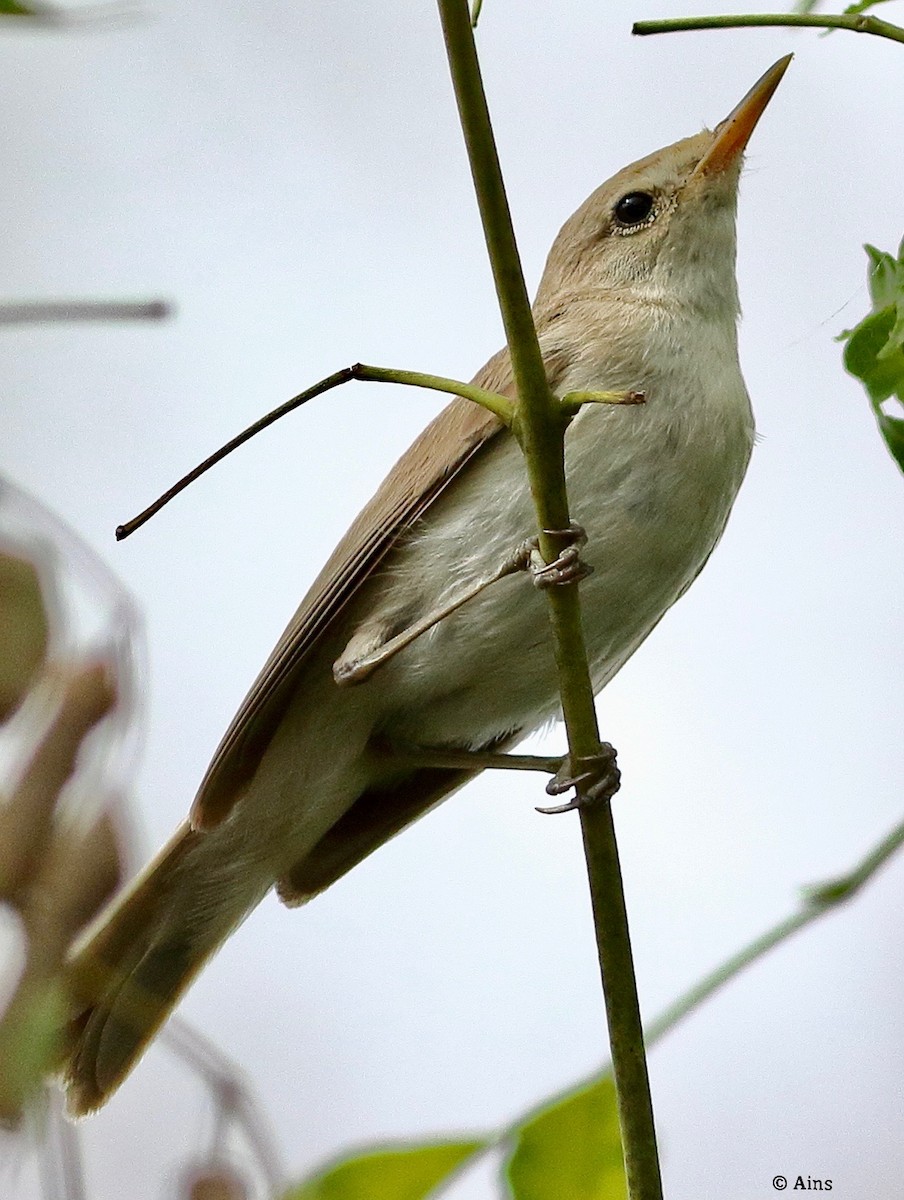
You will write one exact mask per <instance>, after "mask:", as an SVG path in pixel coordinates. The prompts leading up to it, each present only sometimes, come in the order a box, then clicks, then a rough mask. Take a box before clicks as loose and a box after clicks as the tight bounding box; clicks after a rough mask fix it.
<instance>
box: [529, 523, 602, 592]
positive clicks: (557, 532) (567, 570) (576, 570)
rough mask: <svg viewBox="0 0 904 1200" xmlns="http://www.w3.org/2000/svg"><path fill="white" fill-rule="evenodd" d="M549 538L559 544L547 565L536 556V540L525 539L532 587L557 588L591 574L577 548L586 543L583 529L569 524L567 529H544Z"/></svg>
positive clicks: (588, 566) (538, 545)
mask: <svg viewBox="0 0 904 1200" xmlns="http://www.w3.org/2000/svg"><path fill="white" fill-rule="evenodd" d="M543 532H544V533H545V534H546V536H547V537H548V538H550V539H553V540H554V541H556V542H558V543H559V544H561V547H562V549H561V550H560V551H559V553H558V555H557V557H556V558H554V559H553V561H552V562H550V563H548V562H546V560H545V559H544V558H543V555H542V554H541V553H540V541H539V538H535V537H534V538H529V539H528V541H527V542H526V543H525V545H526V548H527V551H528V566H529V568H530V572H531V579H532V580H533V582H534V587H538V588H548V587H558V586H560V585H561V584H565V583H578V582H579V581H580V580H581V579H586V578H587V576H588V575H592V574H593V567H591V566H590V564H589V563H585V562H584V561H583V560H582V559H581V547H582V546H584V545H586V543H587V534H586V532H585V531H584V528H583V526H581V525H578V523H577V522H576V521H572V522H571V524H570V526H569V528H568V529H544V530H543Z"/></svg>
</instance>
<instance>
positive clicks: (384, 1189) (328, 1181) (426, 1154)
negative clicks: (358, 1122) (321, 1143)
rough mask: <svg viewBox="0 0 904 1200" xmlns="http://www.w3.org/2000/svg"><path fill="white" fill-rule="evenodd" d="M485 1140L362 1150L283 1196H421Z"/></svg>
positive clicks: (296, 1199)
mask: <svg viewBox="0 0 904 1200" xmlns="http://www.w3.org/2000/svg"><path fill="white" fill-rule="evenodd" d="M486 1144H487V1143H486V1142H485V1141H469V1142H434V1143H432V1144H430V1145H420V1146H408V1147H406V1148H405V1149H400V1150H378V1151H376V1152H371V1153H368V1154H360V1155H357V1156H356V1157H355V1158H349V1159H346V1160H345V1161H344V1162H340V1163H336V1164H334V1165H333V1166H331V1167H328V1168H327V1169H326V1170H325V1171H323V1172H322V1173H321V1174H319V1175H316V1176H315V1177H314V1178H313V1179H309V1180H306V1181H305V1182H303V1183H301V1184H297V1185H296V1186H295V1187H293V1188H290V1189H289V1191H288V1192H286V1193H285V1195H284V1196H283V1200H425V1198H426V1197H428V1196H429V1195H430V1193H431V1192H432V1191H433V1189H434V1188H435V1187H437V1186H438V1185H439V1184H440V1183H442V1182H443V1181H444V1180H445V1179H446V1178H447V1177H448V1176H449V1175H451V1174H452V1172H453V1171H455V1170H457V1168H458V1167H460V1166H461V1165H462V1164H463V1163H464V1162H466V1161H467V1160H468V1159H469V1158H470V1157H471V1156H472V1155H473V1154H476V1153H477V1151H478V1150H482V1149H483V1148H484V1147H485V1146H486Z"/></svg>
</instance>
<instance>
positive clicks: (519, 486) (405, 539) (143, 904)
mask: <svg viewBox="0 0 904 1200" xmlns="http://www.w3.org/2000/svg"><path fill="white" fill-rule="evenodd" d="M789 61H790V59H789V58H785V59H782V60H781V61H779V62H778V63H776V64H775V66H773V67H772V68H771V69H770V70H769V71H767V72H766V74H765V75H764V76H763V77H762V79H761V80H760V81H759V82H758V83H757V84H756V85H755V86H754V87H753V88H752V90H751V91H750V92H749V93H748V94H747V96H745V98H744V99H743V100H742V101H741V103H740V104H739V105H738V106H737V108H736V109H735V110H734V111H733V112H732V113H731V114H730V116H729V117H728V118H726V120H724V121H723V122H722V123H721V124H720V125H718V126H717V128H716V129H715V131H712V132H710V131H707V130H705V131H704V132H702V133H699V134H697V135H696V136H694V137H690V138H686V139H684V140H683V141H680V142H676V143H675V144H674V145H673V146H668V147H666V148H665V149H664V150H659V151H657V152H656V153H655V154H651V155H650V156H649V157H647V158H644V159H641V160H640V161H639V162H636V163H633V164H632V165H631V166H629V167H626V168H625V169H624V170H622V171H620V172H619V173H618V174H617V175H615V176H614V177H613V178H612V179H610V180H609V181H608V183H605V184H603V186H602V187H600V188H599V189H597V191H595V192H594V193H593V194H592V195H591V196H590V198H589V199H588V200H587V201H586V202H585V203H584V204H582V205H581V207H580V208H579V209H578V210H577V212H576V213H575V214H574V215H573V216H572V217H571V218H570V219H569V220H568V221H567V222H566V223H565V225H564V227H563V228H562V231H561V232H560V233H559V235H558V237H557V238H556V240H555V243H554V244H553V247H552V250H551V251H550V254H549V259H548V261H547V264H546V269H545V271H544V273H543V277H542V280H541V282H540V287H539V291H538V293H537V297H536V301H535V303H534V308H533V313H534V321H535V323H536V327H537V332H538V334H539V338H540V345H541V348H542V351H543V356H544V360H545V363H546V370H547V375H548V379H549V383H550V386H551V388H552V389H553V391H554V392H555V393H556V394H557V395H559V396H561V395H564V394H566V393H568V392H574V391H600V390H611V391H638V392H642V393H643V394H644V397H645V403H644V404H643V405H638V406H636V407H613V406H609V405H599V404H589V405H587V406H585V407H584V408H582V409H581V411H580V412H579V414H578V416H577V417H576V418H575V419H574V420H573V422H572V423H571V426H570V427H569V430H568V435H567V439H566V469H567V477H568V486H569V494H570V499H571V506H572V511H573V512H574V514H575V516H576V518H577V519H578V520H579V521H580V522H581V524H582V525H583V527H584V528H585V530H586V532H587V535H588V541H587V545H586V549H585V550H584V551H583V552H582V554H583V557H584V558H585V559H586V560H587V562H588V563H589V564H590V565H591V566H592V567H593V568H594V573H593V574H592V575H591V576H590V577H589V578H588V579H587V580H586V582H584V583H583V584H582V585H581V600H582V610H583V618H584V629H585V636H586V642H587V648H588V654H589V657H590V662H591V669H592V674H593V682H594V687H595V689H596V690H597V691H598V690H599V689H600V688H602V687H603V686H604V685H605V684H606V683H607V682H608V680H610V679H611V678H612V676H613V675H614V674H615V673H616V671H618V670H619V668H620V667H621V666H622V665H623V663H624V662H625V661H626V660H627V659H628V658H629V657H630V655H631V654H632V653H633V652H634V650H636V649H637V647H638V646H639V645H640V643H641V642H642V641H643V640H644V638H645V637H646V636H647V635H648V634H649V633H650V631H651V630H652V629H653V628H654V626H655V625H656V624H657V623H658V621H659V620H660V619H661V618H662V616H663V614H664V613H665V612H666V611H667V610H668V609H669V608H670V606H671V605H672V604H673V603H674V602H675V601H676V600H677V599H678V597H679V596H680V595H682V593H683V592H684V591H686V589H687V588H688V587H689V586H690V584H691V583H692V582H693V580H694V578H695V577H696V575H697V574H698V572H699V571H700V570H701V568H702V567H703V565H704V563H705V562H706V560H707V558H708V557H709V555H710V553H711V552H712V550H713V547H714V546H715V545H716V543H717V541H718V540H719V537H720V536H721V534H722V531H723V529H724V527H725V522H726V520H727V519H728V514H729V512H730V510H731V506H732V503H733V502H734V499H735V496H736V494H737V491H738V488H739V487H740V484H741V481H742V479H743V477H744V472H745V470H746V467H747V462H748V459H749V457H750V451H751V447H752V445H753V433H754V430H753V417H752V414H751V410H750V403H749V400H748V397H747V391H746V388H745V386H744V381H743V379H742V377H741V370H740V366H739V364H738V351H737V332H736V324H737V317H738V311H739V310H738V296H737V286H736V282H735V212H736V201H737V187H738V179H739V175H740V170H741V161H742V157H743V151H744V147H745V146H746V144H747V140H748V138H749V137H750V134H751V133H752V131H753V128H754V126H755V125H756V123H757V121H758V119H759V117H760V116H761V114H762V112H763V110H764V109H765V107H766V105H767V103H768V102H769V99H770V97H771V96H772V94H773V92H774V91H775V88H776V87H777V86H778V83H779V81H780V79H781V77H782V75H783V74H784V72H785V69H786V68H787V66H788V62H789ZM475 382H476V383H478V384H480V385H481V386H482V387H484V388H487V389H490V390H493V391H496V392H501V393H504V394H506V395H508V396H509V397H510V398H511V399H513V400H515V399H517V398H516V396H515V395H514V386H513V382H512V373H511V367H510V363H509V356H508V352H507V351H505V350H504V351H502V352H500V353H499V354H497V355H495V357H493V358H492V359H490V361H489V362H488V363H487V364H486V366H485V367H484V368H483V370H481V371H480V372H479V373H478V375H477V376H476V378H475ZM533 528H534V514H533V508H532V504H531V498H530V495H529V491H528V486H527V480H526V474H525V470H524V464H523V461H522V458H521V452H520V450H519V448H518V445H517V443H516V442H515V440H514V438H513V437H512V436H511V435H510V434H509V433H508V432H506V431H505V429H504V427H503V425H502V423H501V422H500V421H499V420H498V419H497V418H496V417H495V416H493V415H492V414H491V413H488V412H487V411H485V410H483V409H481V408H478V407H477V406H476V405H474V404H472V403H470V402H469V401H466V400H461V399H458V400H455V401H453V402H452V403H451V404H450V405H449V406H448V408H446V409H445V410H444V412H442V413H441V414H440V416H439V417H437V418H436V420H434V421H433V422H432V423H431V424H430V425H429V426H428V427H427V428H426V429H425V430H424V432H423V433H422V434H421V436H420V437H419V438H418V439H417V440H416V441H415V442H414V444H413V445H412V446H411V448H410V449H409V450H408V451H407V452H406V453H405V454H404V455H403V456H402V458H401V459H400V460H399V462H398V463H397V464H396V466H395V467H394V468H393V469H392V471H391V472H390V474H389V475H388V477H387V478H386V480H385V482H384V483H383V484H382V486H381V487H380V488H379V490H378V491H377V493H376V495H375V496H374V498H373V499H372V500H371V501H370V503H369V504H368V505H367V507H366V508H365V509H364V511H363V512H362V513H361V514H360V516H359V517H358V518H357V520H356V521H355V522H354V524H353V525H352V527H351V529H350V530H349V531H348V533H347V534H346V535H345V537H344V538H343V539H342V541H341V542H340V543H339V545H338V546H337V548H336V550H335V551H334V553H333V555H332V556H331V558H330V559H329V561H328V562H327V564H326V566H325V567H324V568H323V570H322V571H321V573H320V575H319V576H318V577H317V579H316V580H315V582H314V584H313V586H312V587H311V589H310V591H309V592H308V594H307V595H306V596H305V598H304V600H303V601H302V603H301V606H300V608H299V609H298V611H297V613H296V614H295V616H294V617H293V618H292V620H291V622H290V623H289V626H288V628H287V629H286V631H285V633H284V634H283V636H282V638H281V639H280V641H279V643H278V644H277V646H276V649H275V650H274V651H273V653H272V655H271V656H270V659H269V660H268V662H267V663H266V665H265V666H264V669H263V671H262V672H261V674H260V675H259V677H258V679H257V681H256V682H255V684H254V686H253V687H252V689H251V691H250V692H249V694H248V696H247V698H246V699H245V701H244V703H243V704H242V707H241V708H240V710H239V712H238V715H237V716H236V718H235V720H234V721H233V722H232V725H231V726H230V727H229V729H228V730H227V732H226V735H225V737H224V738H223V741H222V742H221V744H220V746H219V748H218V750H217V752H216V754H215V755H214V758H213V762H212V763H211V765H210V767H209V769H208V771H207V774H206V776H205V778H204V780H203V782H202V784H201V787H200V789H199V791H198V795H197V798H196V799H195V802H194V806H193V808H192V811H191V815H190V817H189V819H188V821H186V822H185V823H184V824H183V825H182V826H181V827H180V828H179V829H178V830H177V832H176V834H175V836H174V838H173V839H172V841H171V842H170V843H169V844H168V845H167V846H166V847H165V848H164V850H163V851H162V852H161V853H160V855H159V856H158V857H157V859H156V860H155V861H154V862H153V863H152V864H151V865H150V866H149V867H148V868H147V870H146V871H145V872H144V873H143V875H142V876H141V877H140V878H139V879H138V880H137V881H136V882H135V883H134V884H133V886H132V887H131V888H130V889H129V890H128V891H127V892H126V893H125V895H123V896H122V897H121V898H120V899H119V900H118V901H117V902H116V903H115V904H114V906H113V907H112V909H111V911H110V912H109V914H108V916H107V917H106V918H105V920H104V921H103V923H102V925H101V926H100V928H99V929H98V930H97V931H96V932H95V933H94V934H93V935H92V936H91V937H90V939H89V940H88V942H87V944H86V945H84V946H83V947H82V948H81V949H79V950H78V951H77V953H76V954H75V956H74V958H73V960H72V962H71V968H70V980H71V984H72V988H73V991H74V994H75V996H76V997H77V999H78V1005H79V1007H78V1012H77V1016H76V1018H75V1019H74V1022H73V1026H72V1041H71V1044H70V1047H69V1051H68V1059H67V1061H66V1063H65V1065H64V1075H65V1079H66V1083H67V1086H68V1089H69V1098H70V1105H71V1108H72V1109H73V1110H74V1111H75V1112H79V1113H83V1112H87V1111H89V1110H90V1109H93V1108H96V1107H97V1106H98V1105H100V1104H102V1103H103V1102H104V1101H105V1100H106V1099H107V1097H108V1096H109V1095H110V1093H111V1092H112V1091H113V1090H114V1089H115V1088H116V1087H117V1086H118V1084H119V1083H120V1082H121V1081H122V1079H123V1078H124V1076H125V1075H126V1074H127V1073H128V1071H129V1070H130V1068H131V1067H132V1065H133V1064H134V1063H135V1061H136V1060H137V1058H138V1057H139V1056H140V1054H141V1053H142V1051H143V1050H144V1048H145V1047H146V1045H147V1044H148V1042H149V1040H150V1039H151V1038H152V1036H153V1035H154V1033H155V1031H156V1030H157V1029H158V1027H159V1026H160V1024H161V1023H162V1022H163V1021H164V1020H165V1018H166V1017H167V1015H168V1014H169V1012H170V1011H171V1009H172V1008H173V1006H174V1005H175V1003H176V1001H177V1000H178V998H179V997H180V995H181V994H182V992H183V991H184V989H185V988H186V987H187V985H188V984H189V983H190V982H191V980H192V979H193V977H194V976H195V975H196V974H197V972H198V971H199V970H200V969H201V967H202V966H203V965H204V963H205V962H206V961H207V960H208V959H209V958H210V957H211V955H212V954H213V953H214V952H215V951H216V950H217V948H218V947H219V946H220V945H221V943H222V942H223V941H224V940H225V939H226V938H227V937H228V936H229V935H230V933H231V932H232V931H233V930H234V929H235V928H236V926H237V925H238V924H239V923H240V922H241V921H242V920H243V919H244V918H245V917H246V916H247V915H248V913H249V912H250V911H251V910H252V909H253V908H254V907H255V905H256V904H258V903H259V901H260V900H261V899H262V898H263V897H264V895H265V894H266V893H267V892H268V891H269V890H270V888H271V887H273V886H274V884H275V885H276V888H277V890H278V892H279V894H280V896H281V897H282V898H283V900H285V901H286V902H287V903H288V904H301V903H303V902H304V901H305V900H307V899H309V898H310V897H311V896H313V895H315V894H316V893H318V892H320V891H322V890H323V889H324V888H326V887H328V886H329V885H330V884H331V883H332V882H334V880H336V879H338V878H339V877H340V876H341V875H343V874H344V873H345V872H346V871H348V870H349V869H350V868H351V867H353V866H354V865H355V864H356V863H358V862H360V861H361V859H363V858H364V857H365V856H366V855H368V854H370V853H371V852H372V851H373V850H375V849H376V848H377V847H379V846H380V845H382V844H383V843H384V842H385V841H386V840H387V839H388V838H390V837H392V836H393V835H394V834H395V833H398V832H399V830H401V829H402V828H404V826H406V825H407V824H409V823H410V822H411V821H413V820H415V819H416V818H417V817H419V816H421V815H422V814H423V813H425V812H426V811H427V810H428V809H430V808H432V807H433V806H434V805H435V804H437V803H438V802H439V801H440V800H442V799H443V798H444V797H445V796H447V795H449V794H450V793H451V792H453V791H454V790H455V789H457V788H459V787H461V785H462V784H463V783H465V782H466V781H467V780H468V779H469V778H471V777H472V776H473V774H475V772H476V769H479V765H480V761H481V760H475V763H476V766H467V765H463V766H461V767H456V768H450V767H449V766H448V765H446V766H438V765H433V764H431V761H430V753H429V752H430V751H431V750H432V751H434V752H437V753H438V752H439V751H442V750H445V751H450V750H453V751H456V752H459V753H460V752H464V751H488V750H493V751H500V750H504V749H507V748H508V747H510V746H511V745H513V744H514V743H515V742H517V741H518V740H519V739H520V738H521V737H523V736H525V735H526V734H527V733H529V732H530V731H531V730H532V729H535V728H536V727H537V726H538V725H539V724H540V723H541V722H543V721H545V720H547V719H548V718H550V717H553V716H554V715H555V713H556V711H557V706H558V698H557V679H556V671H555V666H554V662H553V656H552V650H551V646H550V643H549V639H548V632H547V631H548V623H547V618H546V613H545V611H544V605H545V600H544V599H543V597H541V596H540V595H539V594H538V592H537V590H536V589H534V588H532V587H530V586H529V584H527V583H526V582H525V581H524V579H523V578H521V577H519V576H518V575H517V574H513V575H509V576H508V577H506V578H504V579H502V580H501V581H499V582H497V583H495V584H494V585H493V586H492V587H489V588H486V589H485V590H482V591H480V592H479V594H476V595H474V596H473V598H472V599H470V600H469V601H468V602H467V603H466V604H464V605H463V606H462V607H460V608H459V609H458V610H457V611H456V612H455V613H454V614H453V615H450V616H448V617H446V618H445V619H444V620H442V621H440V622H439V623H437V624H434V625H432V627H431V628H430V629H429V630H428V631H427V632H425V633H423V634H421V636H419V637H417V638H416V639H415V640H413V641H411V642H410V643H408V644H407V645H405V646H404V648H402V649H400V650H399V651H398V652H397V653H395V654H393V655H392V656H390V657H387V656H386V655H385V654H384V657H385V658H386V661H384V662H383V663H382V665H380V667H379V670H377V671H375V672H374V671H372V670H371V669H370V667H369V666H368V664H370V665H371V666H372V664H373V661H374V656H376V657H377V658H378V659H379V658H380V657H381V654H382V653H383V652H384V651H385V649H386V647H387V643H390V642H391V640H392V639H393V638H395V637H397V636H398V635H399V634H401V633H402V632H403V631H405V630H406V629H411V628H412V627H415V626H417V624H418V623H419V622H422V621H423V620H424V618H425V617H426V616H427V615H428V614H431V613H433V612H435V611H436V610H438V609H441V608H443V607H444V606H446V605H448V602H449V601H450V599H452V598H455V597H458V596H459V595H461V594H462V593H463V592H466V591H468V590H473V585H474V583H475V581H478V580H481V579H484V578H486V577H487V576H489V575H490V574H492V573H493V572H494V571H495V570H496V568H497V567H498V566H499V564H500V563H501V562H503V561H504V560H506V558H508V557H509V556H510V555H511V553H512V551H513V550H514V549H515V547H516V546H518V545H519V544H520V543H522V542H523V540H524V539H525V537H526V536H527V535H529V534H530V532H531V530H532V529H533ZM402 747H418V748H419V753H420V759H419V761H415V759H414V758H413V757H411V756H408V755H406V753H405V752H404V751H403V750H402ZM394 748H395V750H394ZM437 761H441V759H438V760H437Z"/></svg>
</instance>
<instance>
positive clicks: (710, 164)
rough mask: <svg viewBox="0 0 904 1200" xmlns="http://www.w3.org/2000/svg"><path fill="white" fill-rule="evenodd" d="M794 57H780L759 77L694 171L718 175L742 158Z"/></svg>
mask: <svg viewBox="0 0 904 1200" xmlns="http://www.w3.org/2000/svg"><path fill="white" fill-rule="evenodd" d="M793 57H794V55H793V54H786V55H785V57H784V58H780V59H779V60H778V62H777V63H775V64H774V65H773V66H771V67H770V68H769V70H768V71H767V72H766V74H765V75H763V76H762V78H760V79H758V80H757V81H756V83H755V84H754V85H753V87H752V88H751V89H750V91H749V92H748V93H747V95H746V96H745V97H744V99H743V100H742V101H741V103H740V104H739V105H738V106H737V108H735V109H733V110H732V112H730V113H729V115H728V116H727V117H726V118H725V120H724V121H720V123H719V124H718V125H717V126H716V129H715V140H714V141H713V144H712V145H711V146H710V148H709V149H708V150H707V151H706V153H705V154H704V155H703V157H702V158H701V159H700V161H699V162H698V163H697V166H696V167H695V168H694V175H696V176H700V175H718V174H720V173H721V172H722V171H724V170H725V169H726V168H727V167H730V166H731V165H732V163H735V162H737V161H738V158H739V156H740V155H741V154H742V153H743V152H744V147H745V146H746V145H747V143H748V141H749V140H750V135H751V134H752V133H753V131H754V129H755V128H756V123H757V121H759V119H760V117H761V116H762V115H763V111H764V110H765V108H766V105H767V104H768V103H769V101H770V100H771V99H772V96H773V93H774V92H775V89H776V88H777V87H778V85H779V84H780V83H781V79H782V76H783V75H784V73H785V72H786V71H787V70H788V65H789V63H790V62H791V59H792V58H793Z"/></svg>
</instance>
